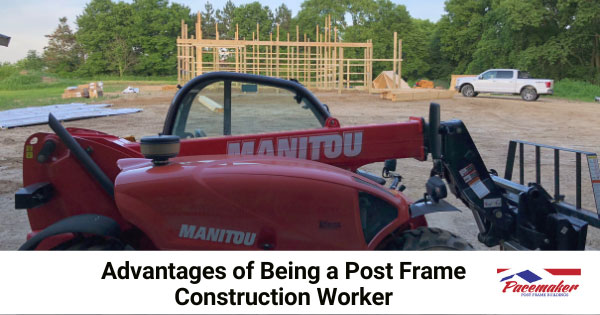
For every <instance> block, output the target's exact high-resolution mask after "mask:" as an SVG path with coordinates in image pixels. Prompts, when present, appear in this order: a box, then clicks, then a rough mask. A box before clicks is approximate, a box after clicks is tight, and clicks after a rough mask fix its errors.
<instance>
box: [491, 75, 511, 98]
mask: <svg viewBox="0 0 600 315" xmlns="http://www.w3.org/2000/svg"><path fill="white" fill-rule="evenodd" d="M514 73H515V72H514V71H509V70H501V71H498V72H497V73H496V79H494V80H492V82H493V83H494V84H493V86H492V89H493V91H494V92H499V93H513V92H514V91H515V86H516V80H514V78H513V77H514Z"/></svg>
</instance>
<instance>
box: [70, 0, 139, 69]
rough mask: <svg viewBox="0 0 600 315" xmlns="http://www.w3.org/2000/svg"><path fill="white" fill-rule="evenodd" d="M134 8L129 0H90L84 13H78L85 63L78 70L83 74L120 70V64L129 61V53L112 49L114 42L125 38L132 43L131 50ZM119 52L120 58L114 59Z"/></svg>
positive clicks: (128, 43)
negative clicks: (122, 0) (126, 0)
mask: <svg viewBox="0 0 600 315" xmlns="http://www.w3.org/2000/svg"><path fill="white" fill-rule="evenodd" d="M133 13H134V12H133V10H132V7H131V5H130V4H128V3H125V2H119V3H114V2H112V1H110V0H92V1H90V2H89V3H88V4H87V5H86V7H85V9H84V11H83V14H81V15H80V16H78V17H77V25H78V28H79V29H78V31H77V35H76V38H77V42H78V43H80V44H81V46H82V47H83V50H84V52H85V55H86V58H85V63H84V64H83V65H82V66H81V67H80V69H79V72H80V73H82V74H84V75H94V74H99V73H109V72H113V73H120V71H119V65H128V66H127V67H126V69H125V71H126V70H128V69H130V68H131V65H130V64H129V62H127V60H128V59H129V54H115V53H114V52H112V51H111V49H114V48H115V47H116V45H117V44H111V43H113V42H115V41H118V42H119V43H120V44H123V42H125V43H126V44H127V46H129V47H131V49H132V50H133V53H134V54H137V53H138V52H137V50H136V49H135V48H134V44H133V38H132V32H133V27H132V25H133V19H132V16H133ZM115 55H118V56H119V57H120V58H123V59H121V60H115V59H113V58H114V57H115Z"/></svg>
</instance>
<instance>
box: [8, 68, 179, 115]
mask: <svg viewBox="0 0 600 315" xmlns="http://www.w3.org/2000/svg"><path fill="white" fill-rule="evenodd" d="M98 81H102V82H104V92H105V93H111V92H120V91H122V90H124V89H125V88H126V87H127V86H129V85H131V86H136V85H154V84H156V85H163V84H177V77H174V76H171V77H142V76H125V77H122V78H121V77H117V76H98V77H94V78H61V77H58V76H55V75H52V74H47V73H42V72H38V71H27V72H20V71H18V70H17V69H16V68H14V67H7V66H3V65H0V110H6V109H11V108H19V107H28V106H43V105H52V104H65V103H73V102H77V103H89V102H102V101H104V100H108V99H112V98H115V97H116V96H112V97H106V96H105V97H101V98H97V99H87V98H73V99H62V98H61V95H62V93H63V92H64V90H65V88H67V87H69V86H76V85H80V84H86V83H89V82H98Z"/></svg>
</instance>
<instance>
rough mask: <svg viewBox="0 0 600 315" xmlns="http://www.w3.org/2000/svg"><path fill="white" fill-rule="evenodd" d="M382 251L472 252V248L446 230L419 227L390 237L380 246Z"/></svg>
mask: <svg viewBox="0 0 600 315" xmlns="http://www.w3.org/2000/svg"><path fill="white" fill-rule="evenodd" d="M381 249H382V250H474V249H473V246H471V244H469V243H468V242H467V241H465V240H464V239H462V238H461V237H459V236H458V235H456V234H453V233H451V232H448V231H446V230H442V229H438V228H431V227H420V228H417V229H414V230H410V231H406V232H404V233H402V234H401V235H399V236H392V237H390V239H389V240H388V241H387V242H385V243H384V244H383V245H382V246H381Z"/></svg>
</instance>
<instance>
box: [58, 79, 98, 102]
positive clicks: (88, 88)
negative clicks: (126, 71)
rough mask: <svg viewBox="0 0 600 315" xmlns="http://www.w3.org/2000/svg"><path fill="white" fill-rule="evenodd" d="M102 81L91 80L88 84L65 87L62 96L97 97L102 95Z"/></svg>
mask: <svg viewBox="0 0 600 315" xmlns="http://www.w3.org/2000/svg"><path fill="white" fill-rule="evenodd" d="M102 85H103V84H102V82H91V83H90V84H81V85H78V86H70V87H68V88H66V89H65V92H64V93H63V94H62V98H82V97H83V98H98V97H102V96H103V95H104V92H103V91H102Z"/></svg>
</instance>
